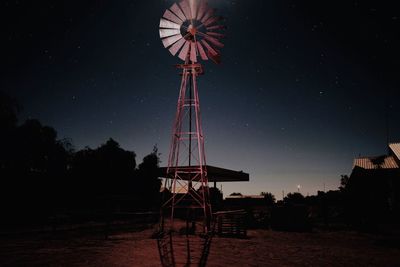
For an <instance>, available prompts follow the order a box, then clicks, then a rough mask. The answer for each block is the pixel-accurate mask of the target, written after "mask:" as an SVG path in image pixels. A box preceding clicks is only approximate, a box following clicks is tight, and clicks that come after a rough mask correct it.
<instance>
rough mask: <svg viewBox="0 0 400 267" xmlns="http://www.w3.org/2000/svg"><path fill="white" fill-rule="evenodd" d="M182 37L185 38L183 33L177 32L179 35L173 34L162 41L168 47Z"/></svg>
mask: <svg viewBox="0 0 400 267" xmlns="http://www.w3.org/2000/svg"><path fill="white" fill-rule="evenodd" d="M180 39H183V37H182V35H181V34H177V35H173V36H170V37H167V38H165V39H162V43H163V45H164V47H165V48H168V47H169V46H171V45H172V44H174V43H176V42H177V41H179V40H180Z"/></svg>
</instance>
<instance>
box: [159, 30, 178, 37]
mask: <svg viewBox="0 0 400 267" xmlns="http://www.w3.org/2000/svg"><path fill="white" fill-rule="evenodd" d="M180 33H181V30H179V29H160V37H161V38H164V37H168V36H172V35H177V34H180Z"/></svg>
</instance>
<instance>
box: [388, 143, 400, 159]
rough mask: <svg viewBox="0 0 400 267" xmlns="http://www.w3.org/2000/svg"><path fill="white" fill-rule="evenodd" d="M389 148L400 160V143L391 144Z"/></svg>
mask: <svg viewBox="0 0 400 267" xmlns="http://www.w3.org/2000/svg"><path fill="white" fill-rule="evenodd" d="M389 148H390V150H392V151H393V153H394V155H395V156H396V158H397V159H398V160H400V143H393V144H389Z"/></svg>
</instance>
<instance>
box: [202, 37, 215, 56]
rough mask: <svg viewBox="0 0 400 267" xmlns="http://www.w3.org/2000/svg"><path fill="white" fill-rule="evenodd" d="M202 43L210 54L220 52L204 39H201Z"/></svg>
mask: <svg viewBox="0 0 400 267" xmlns="http://www.w3.org/2000/svg"><path fill="white" fill-rule="evenodd" d="M201 43H202V44H203V45H204V46H205V47H206V48H207V51H208V52H209V54H210V53H211V54H213V55H216V54H218V52H217V51H215V50H214V49H213V48H212V47H211V46H210V45H209V44H208V43H207V42H206V41H205V40H204V39H203V40H201Z"/></svg>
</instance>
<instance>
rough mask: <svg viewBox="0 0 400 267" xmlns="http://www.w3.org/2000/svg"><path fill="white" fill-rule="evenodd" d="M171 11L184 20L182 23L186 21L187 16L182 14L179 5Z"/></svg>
mask: <svg viewBox="0 0 400 267" xmlns="http://www.w3.org/2000/svg"><path fill="white" fill-rule="evenodd" d="M169 9H171V11H172V12H174V13H175V15H176V16H178V17H179V18H180V19H181V20H182V22H183V21H185V20H186V17H185V15H184V14H183V13H182V10H181V9H180V8H179V6H178V4H177V3H175V4H173V5H172V6H171V7H170V8H169Z"/></svg>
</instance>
